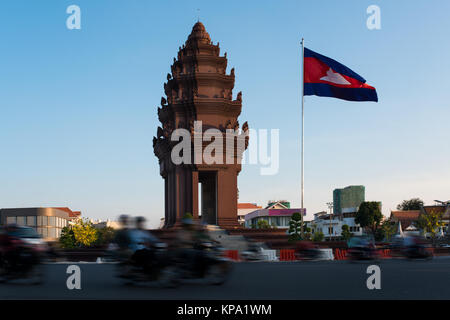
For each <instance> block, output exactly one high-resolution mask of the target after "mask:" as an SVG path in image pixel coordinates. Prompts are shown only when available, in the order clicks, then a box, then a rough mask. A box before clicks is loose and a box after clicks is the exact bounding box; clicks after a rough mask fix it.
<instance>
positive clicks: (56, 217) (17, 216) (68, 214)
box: [0, 207, 81, 241]
mask: <svg viewBox="0 0 450 320" xmlns="http://www.w3.org/2000/svg"><path fill="white" fill-rule="evenodd" d="M80 216H81V212H80V211H72V210H70V209H69V208H67V207H58V208H11V209H0V224H1V225H7V224H17V225H20V226H29V227H32V228H34V229H35V230H36V231H37V233H39V234H40V235H41V236H42V238H43V239H44V240H45V241H57V240H58V239H59V237H60V235H61V230H62V228H64V227H65V226H67V225H68V224H69V223H70V221H72V220H74V219H77V218H79V217H80Z"/></svg>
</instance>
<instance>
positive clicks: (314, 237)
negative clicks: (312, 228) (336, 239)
mask: <svg viewBox="0 0 450 320" xmlns="http://www.w3.org/2000/svg"><path fill="white" fill-rule="evenodd" d="M324 238H325V236H324V234H323V232H322V231H316V232H314V234H313V235H312V240H313V241H316V242H320V241H323V239H324Z"/></svg>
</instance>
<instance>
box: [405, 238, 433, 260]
mask: <svg viewBox="0 0 450 320" xmlns="http://www.w3.org/2000/svg"><path fill="white" fill-rule="evenodd" d="M403 245H404V249H403V250H404V255H405V256H406V257H408V258H429V257H431V253H430V252H429V251H428V250H427V248H426V243H425V241H424V240H423V239H422V238H421V237H419V236H409V237H406V238H405V239H404V242H403Z"/></svg>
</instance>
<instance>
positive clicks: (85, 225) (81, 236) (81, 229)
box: [72, 219, 98, 247]
mask: <svg viewBox="0 0 450 320" xmlns="http://www.w3.org/2000/svg"><path fill="white" fill-rule="evenodd" d="M72 230H73V233H74V236H75V240H76V242H77V244H79V246H81V247H90V246H91V245H93V244H94V243H95V241H96V240H97V238H98V233H97V229H95V228H94V227H93V226H92V223H90V222H89V221H88V220H82V219H78V220H77V222H76V223H75V224H74V225H73V226H72Z"/></svg>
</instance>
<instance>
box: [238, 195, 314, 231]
mask: <svg viewBox="0 0 450 320" xmlns="http://www.w3.org/2000/svg"><path fill="white" fill-rule="evenodd" d="M295 212H298V213H300V212H302V209H299V208H296V209H293V208H290V204H289V202H287V201H269V204H268V206H267V207H266V208H264V209H258V210H254V211H252V212H250V213H247V214H246V215H245V227H246V228H255V227H256V226H257V225H258V221H260V220H265V221H267V222H268V223H269V225H271V226H273V227H275V228H279V229H288V228H289V221H290V220H291V216H292V215H293V214H294V213H295ZM305 215H306V210H304V209H303V216H305Z"/></svg>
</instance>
